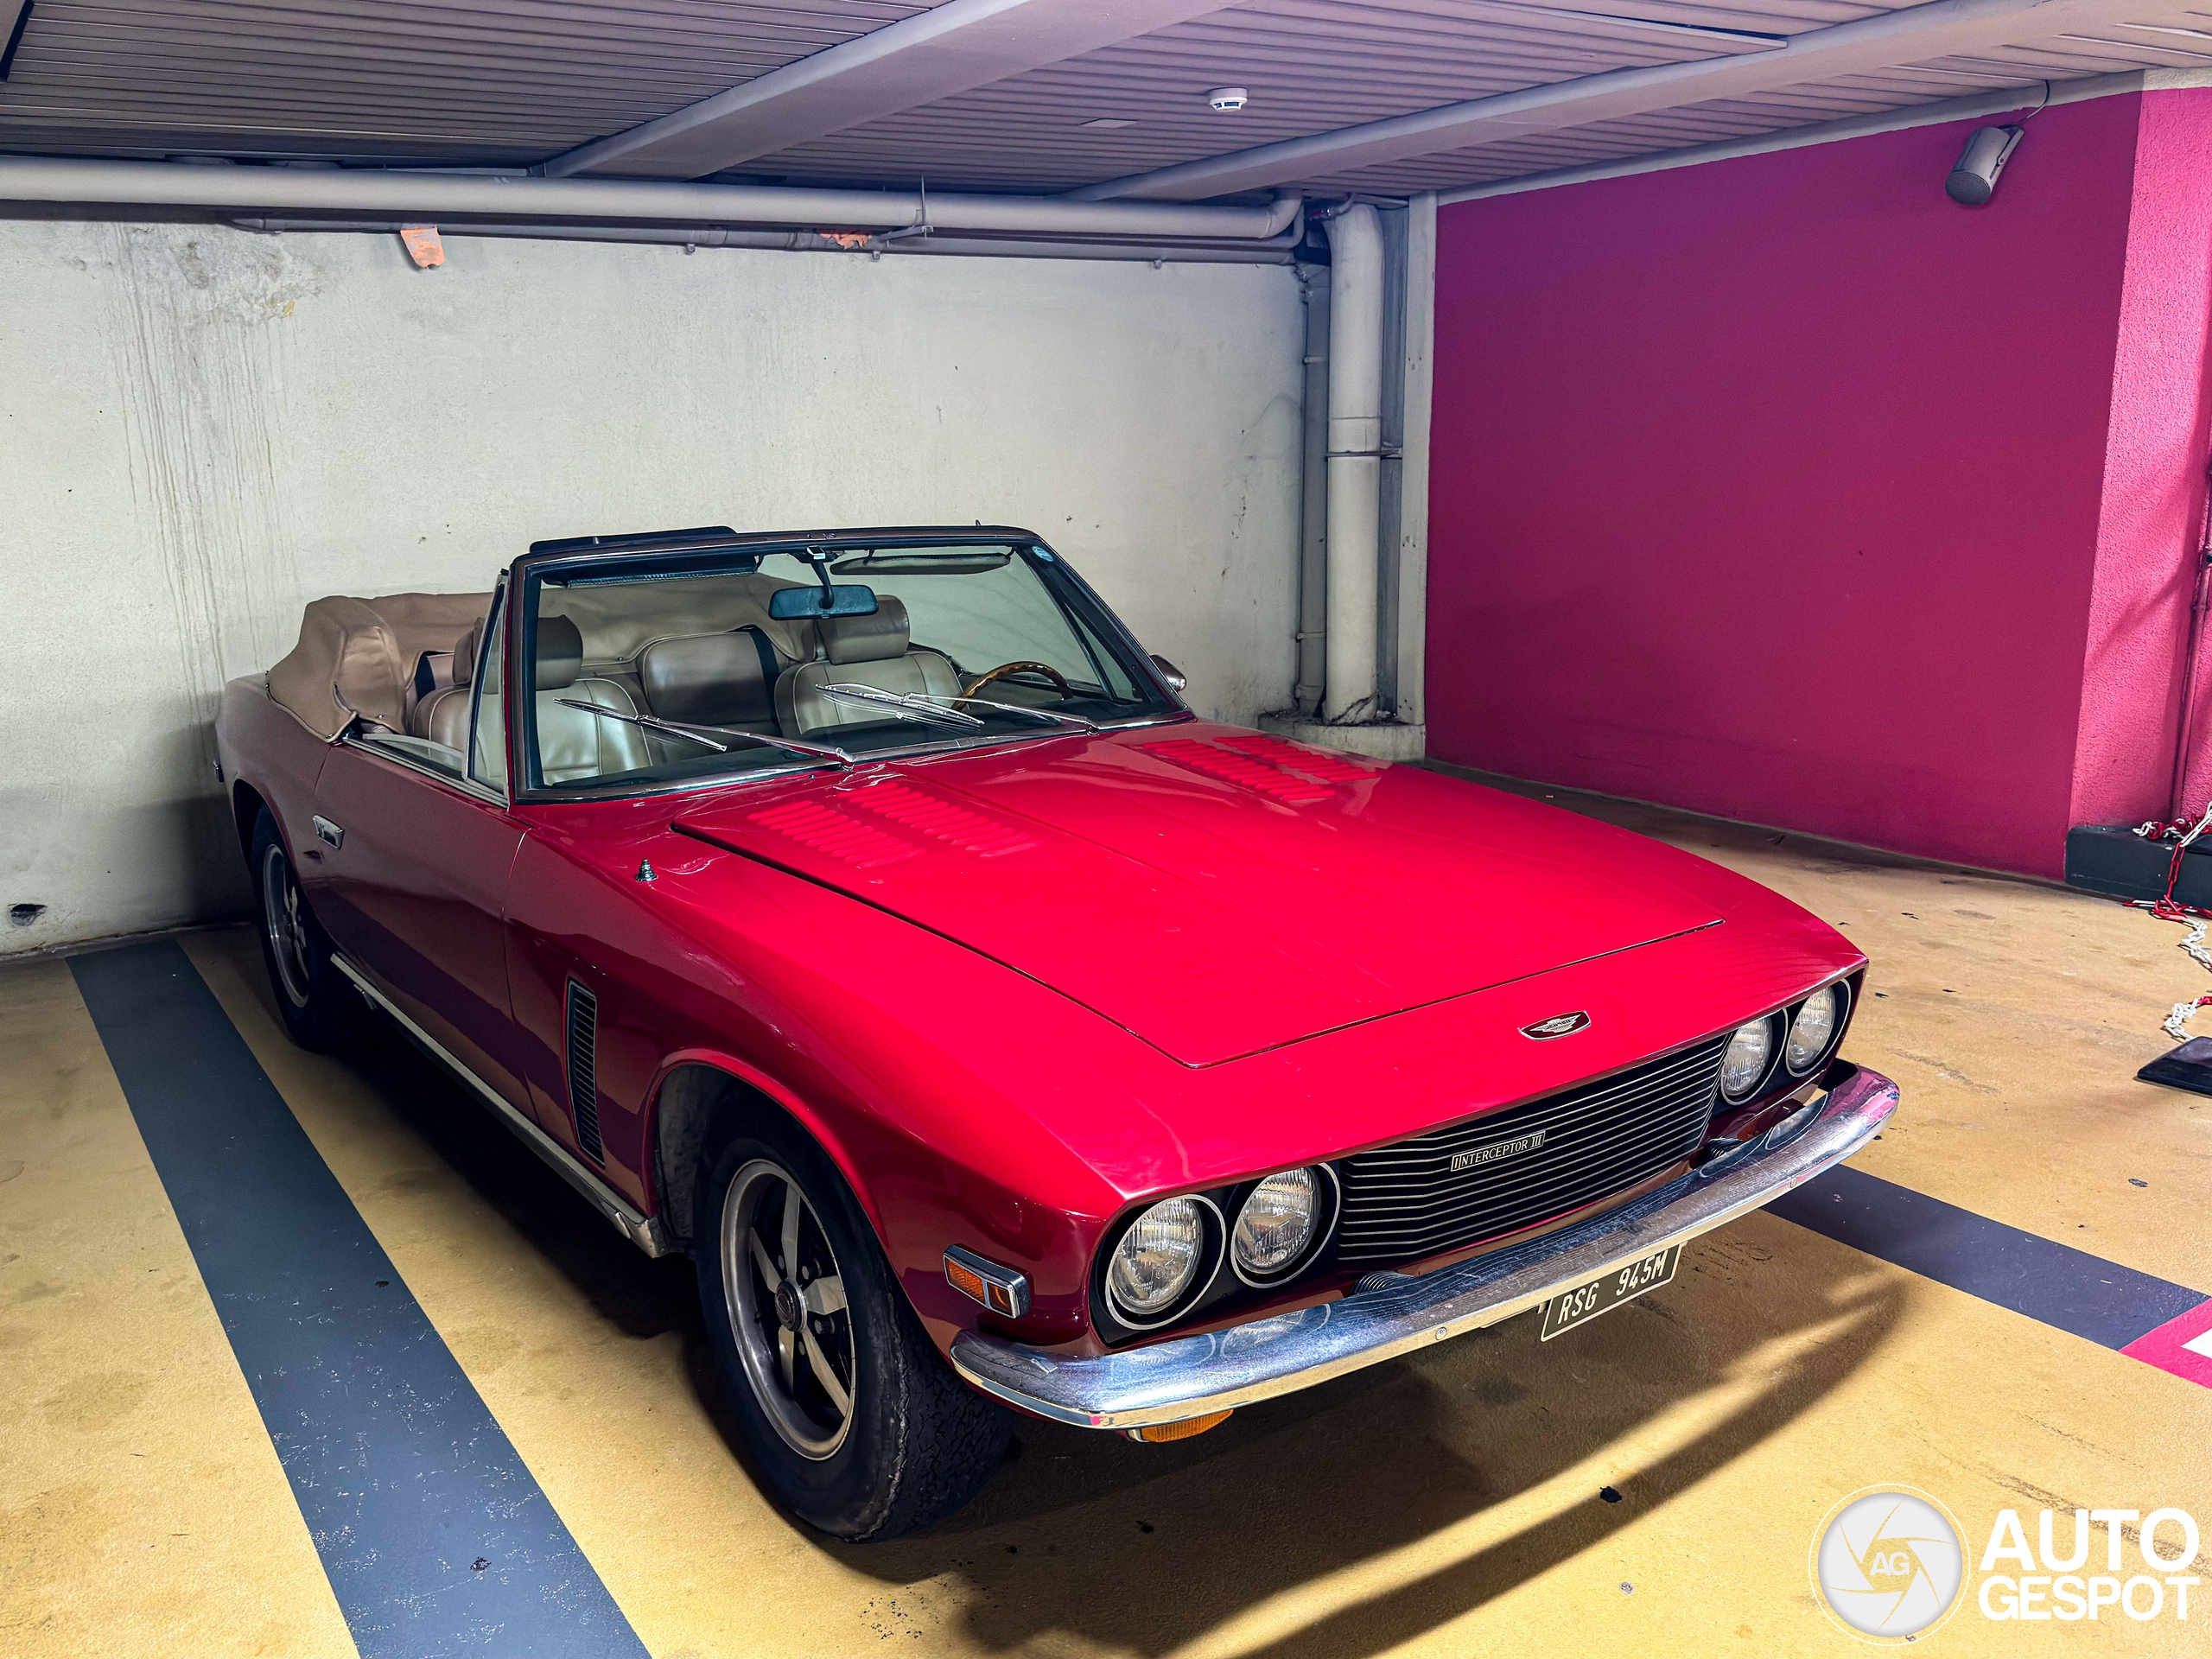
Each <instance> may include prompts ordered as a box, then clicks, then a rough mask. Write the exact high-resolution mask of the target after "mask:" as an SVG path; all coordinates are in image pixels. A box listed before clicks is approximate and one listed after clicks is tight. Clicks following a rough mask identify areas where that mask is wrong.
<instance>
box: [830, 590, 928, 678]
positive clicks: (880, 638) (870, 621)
mask: <svg viewBox="0 0 2212 1659" xmlns="http://www.w3.org/2000/svg"><path fill="white" fill-rule="evenodd" d="M816 626H818V627H819V628H820V629H821V630H822V649H823V653H824V654H825V655H827V656H828V658H829V660H830V661H831V662H833V663H838V664H846V663H880V662H882V661H883V660H885V659H886V658H891V657H904V656H905V655H906V606H905V605H904V604H903V603H901V602H900V601H898V600H895V599H893V597H892V596H891V595H890V594H878V595H877V597H876V601H875V612H874V615H871V616H825V617H823V619H822V620H821V621H820V622H818V623H817V625H816Z"/></svg>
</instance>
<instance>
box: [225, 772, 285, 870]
mask: <svg viewBox="0 0 2212 1659" xmlns="http://www.w3.org/2000/svg"><path fill="white" fill-rule="evenodd" d="M264 812H266V813H267V814H268V815H269V816H270V817H271V818H276V819H277V834H278V836H283V833H284V823H283V819H281V818H277V809H276V808H275V807H273V806H271V805H270V804H269V801H268V798H266V797H265V796H264V795H263V794H262V792H261V791H259V790H257V789H256V788H255V787H254V786H253V785H251V784H249V783H248V782H246V780H245V779H243V778H241V779H238V782H236V783H235V784H232V785H231V817H232V823H233V824H234V826H235V827H236V829H237V830H238V856H239V857H240V858H242V859H244V860H245V861H246V862H247V863H248V864H251V863H252V862H253V827H254V825H255V824H257V823H260V822H261V815H262V814H263V813H264Z"/></svg>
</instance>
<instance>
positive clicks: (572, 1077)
mask: <svg viewBox="0 0 2212 1659" xmlns="http://www.w3.org/2000/svg"><path fill="white" fill-rule="evenodd" d="M569 1107H570V1108H571V1109H573V1110H574V1111H575V1115H576V1144H577V1145H578V1146H580V1147H582V1148H583V1149H584V1155H585V1156H587V1157H588V1158H589V1159H591V1160H592V1161H593V1162H594V1163H597V1162H600V1161H601V1160H602V1159H603V1158H604V1157H605V1154H603V1153H602V1152H601V1150H600V1144H599V999H598V998H597V997H595V996H594V995H592V994H591V993H590V992H589V991H588V990H587V989H585V988H584V987H582V985H580V984H578V983H577V982H575V980H573V979H572V980H570V981H569Z"/></svg>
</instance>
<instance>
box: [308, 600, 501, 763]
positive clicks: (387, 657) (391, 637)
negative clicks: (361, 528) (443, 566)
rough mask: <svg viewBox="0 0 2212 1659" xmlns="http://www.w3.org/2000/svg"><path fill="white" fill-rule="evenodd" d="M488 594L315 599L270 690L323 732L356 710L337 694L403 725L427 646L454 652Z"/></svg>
mask: <svg viewBox="0 0 2212 1659" xmlns="http://www.w3.org/2000/svg"><path fill="white" fill-rule="evenodd" d="M491 603H492V596H491V594H385V596H384V597H383V598H381V599H350V598H346V597H344V596H342V595H340V596H334V597H332V598H329V599H318V600H315V601H312V602H311V603H310V604H309V605H308V608H307V613H306V615H304V616H303V617H302V618H301V620H300V643H299V644H298V645H295V646H294V647H293V648H292V654H291V655H290V656H289V657H287V658H284V660H283V662H281V663H278V664H277V665H276V667H274V668H272V669H270V671H269V695H270V696H271V697H274V698H275V699H276V700H277V702H281V703H283V705H284V707H285V708H287V709H290V710H291V711H292V712H293V713H294V714H296V715H298V716H299V717H300V718H301V719H302V721H305V722H306V723H307V725H308V728H310V729H311V730H313V731H315V733H317V734H319V735H321V736H323V737H335V736H337V735H338V734H339V733H340V731H342V730H343V729H345V726H346V721H348V720H350V719H352V718H353V716H352V715H349V714H347V713H346V710H345V709H342V708H340V706H339V704H338V702H337V701H336V699H335V698H334V697H333V696H332V695H331V688H332V687H333V686H335V687H337V688H338V690H339V691H340V694H342V695H343V696H344V697H345V699H346V702H349V703H351V704H353V707H354V708H355V709H358V710H359V712H360V713H362V714H364V715H368V716H369V717H370V718H371V719H372V720H379V721H383V722H384V723H385V725H387V726H389V727H391V728H392V729H393V730H394V731H400V730H404V723H403V722H404V720H405V717H406V707H407V697H406V690H407V683H408V679H409V677H410V676H411V675H412V674H413V673H414V671H415V664H416V660H417V659H418V658H420V657H421V656H422V654H423V652H426V651H451V650H452V649H453V647H454V642H455V641H457V640H458V639H460V638H461V635H462V634H463V633H465V632H467V631H468V627H469V625H470V624H472V623H474V622H475V621H476V620H478V619H480V617H482V616H483V614H484V613H485V612H486V610H488V609H489V608H490V607H491Z"/></svg>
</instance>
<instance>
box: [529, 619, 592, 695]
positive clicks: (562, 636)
mask: <svg viewBox="0 0 2212 1659" xmlns="http://www.w3.org/2000/svg"><path fill="white" fill-rule="evenodd" d="M583 670H584V636H583V633H582V630H580V629H579V628H578V627H577V626H576V625H575V623H573V622H571V621H569V619H568V618H567V617H565V616H547V615H544V614H543V613H541V614H540V615H539V616H538V619H537V689H538V690H540V691H560V690H566V689H567V688H568V687H569V686H571V685H574V684H575V683H576V676H577V675H579V674H581V673H582V672H583Z"/></svg>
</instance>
